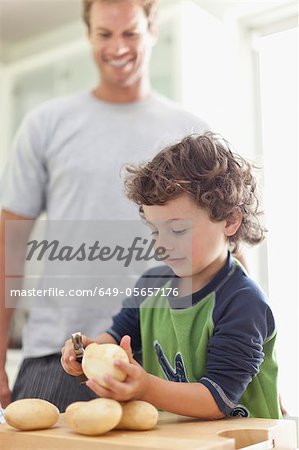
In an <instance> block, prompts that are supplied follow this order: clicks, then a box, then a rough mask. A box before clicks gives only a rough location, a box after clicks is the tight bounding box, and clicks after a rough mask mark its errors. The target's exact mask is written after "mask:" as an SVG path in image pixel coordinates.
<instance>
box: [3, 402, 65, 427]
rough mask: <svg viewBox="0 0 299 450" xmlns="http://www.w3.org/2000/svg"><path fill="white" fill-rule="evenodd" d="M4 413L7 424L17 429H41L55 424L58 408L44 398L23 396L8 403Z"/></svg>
mask: <svg viewBox="0 0 299 450" xmlns="http://www.w3.org/2000/svg"><path fill="white" fill-rule="evenodd" d="M4 415H5V420H6V422H7V423H8V425H10V426H12V427H14V428H17V429H18V430H42V429H44V428H50V427H52V426H53V425H55V423H56V422H57V420H58V417H59V410H58V408H56V406H55V405H53V404H52V403H50V402H47V401H46V400H41V399H39V398H25V399H23V400H16V401H15V402H13V403H11V404H10V405H8V406H7V408H6V409H5V411H4Z"/></svg>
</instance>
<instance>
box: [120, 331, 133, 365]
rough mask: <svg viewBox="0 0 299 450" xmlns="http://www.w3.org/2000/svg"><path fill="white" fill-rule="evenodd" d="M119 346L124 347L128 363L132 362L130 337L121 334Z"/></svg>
mask: <svg viewBox="0 0 299 450" xmlns="http://www.w3.org/2000/svg"><path fill="white" fill-rule="evenodd" d="M119 345H120V347H121V348H123V349H124V351H125V352H126V354H127V355H128V358H129V361H130V363H133V361H134V359H133V352H132V348H131V337H130V336H127V335H126V336H123V338H122V340H121V341H120V344H119Z"/></svg>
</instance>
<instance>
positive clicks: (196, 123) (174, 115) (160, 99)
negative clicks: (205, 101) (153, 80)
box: [152, 92, 210, 133]
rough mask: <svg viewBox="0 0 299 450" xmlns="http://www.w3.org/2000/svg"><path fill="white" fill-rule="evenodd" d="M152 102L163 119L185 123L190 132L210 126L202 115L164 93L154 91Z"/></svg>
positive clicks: (180, 123)
mask: <svg viewBox="0 0 299 450" xmlns="http://www.w3.org/2000/svg"><path fill="white" fill-rule="evenodd" d="M152 102H153V103H152V104H153V105H154V107H155V109H156V111H157V112H158V114H159V116H160V118H161V119H163V117H165V119H167V120H169V121H171V122H172V123H173V124H176V123H178V124H179V125H180V126H183V125H185V126H186V128H187V129H188V130H190V132H194V133H203V132H205V131H207V130H209V128H210V127H209V125H208V124H207V122H205V121H204V120H203V119H202V118H201V117H199V116H197V115H196V114H194V113H192V112H190V111H188V110H187V109H185V107H184V106H182V105H180V104H178V103H176V102H175V101H173V100H171V99H169V98H168V97H165V96H164V95H161V94H159V93H157V92H154V93H153V95H152Z"/></svg>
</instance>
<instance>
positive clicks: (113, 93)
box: [92, 81, 151, 103]
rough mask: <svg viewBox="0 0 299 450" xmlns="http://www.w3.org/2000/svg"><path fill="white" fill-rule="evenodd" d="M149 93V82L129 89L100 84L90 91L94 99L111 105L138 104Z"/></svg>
mask: <svg viewBox="0 0 299 450" xmlns="http://www.w3.org/2000/svg"><path fill="white" fill-rule="evenodd" d="M150 92H151V86H150V83H149V81H147V82H145V81H144V82H142V83H138V84H136V85H134V86H129V87H116V86H111V85H106V84H103V83H101V84H100V85H99V86H98V87H97V88H95V89H94V90H93V91H92V93H93V95H94V96H95V97H96V98H98V99H100V100H103V101H105V102H111V103H131V102H138V101H141V100H144V99H146V98H147V97H148V96H149V95H150Z"/></svg>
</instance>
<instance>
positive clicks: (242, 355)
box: [199, 286, 276, 415]
mask: <svg viewBox="0 0 299 450" xmlns="http://www.w3.org/2000/svg"><path fill="white" fill-rule="evenodd" d="M219 305H220V306H218V308H215V312H214V314H213V321H214V334H213V335H212V336H211V338H210V340H209V345H208V349H207V360H206V373H205V375H204V376H203V377H202V378H201V379H200V380H199V382H200V383H202V384H203V385H205V386H206V387H207V388H208V389H209V390H210V392H211V394H212V395H213V397H214V399H215V401H216V403H217V404H218V407H219V409H220V410H221V411H222V412H223V413H224V414H225V415H230V414H231V413H232V411H233V410H234V409H235V408H236V407H237V406H238V402H239V400H240V398H241V397H242V395H243V393H244V391H245V390H246V388H247V386H248V384H249V383H250V382H251V380H252V379H253V378H254V377H255V376H256V375H257V374H258V372H259V370H260V366H261V364H262V362H263V360H264V352H263V345H264V342H265V341H266V340H267V339H270V337H271V336H273V334H274V333H276V330H275V323H274V318H273V314H272V311H271V309H270V307H269V305H268V304H267V303H266V301H265V299H264V298H263V295H262V294H261V292H260V291H259V289H258V288H254V287H252V286H251V287H245V288H243V289H240V290H238V291H237V292H235V293H234V294H233V295H232V296H231V298H230V299H229V300H228V301H227V302H223V303H221V302H219Z"/></svg>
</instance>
